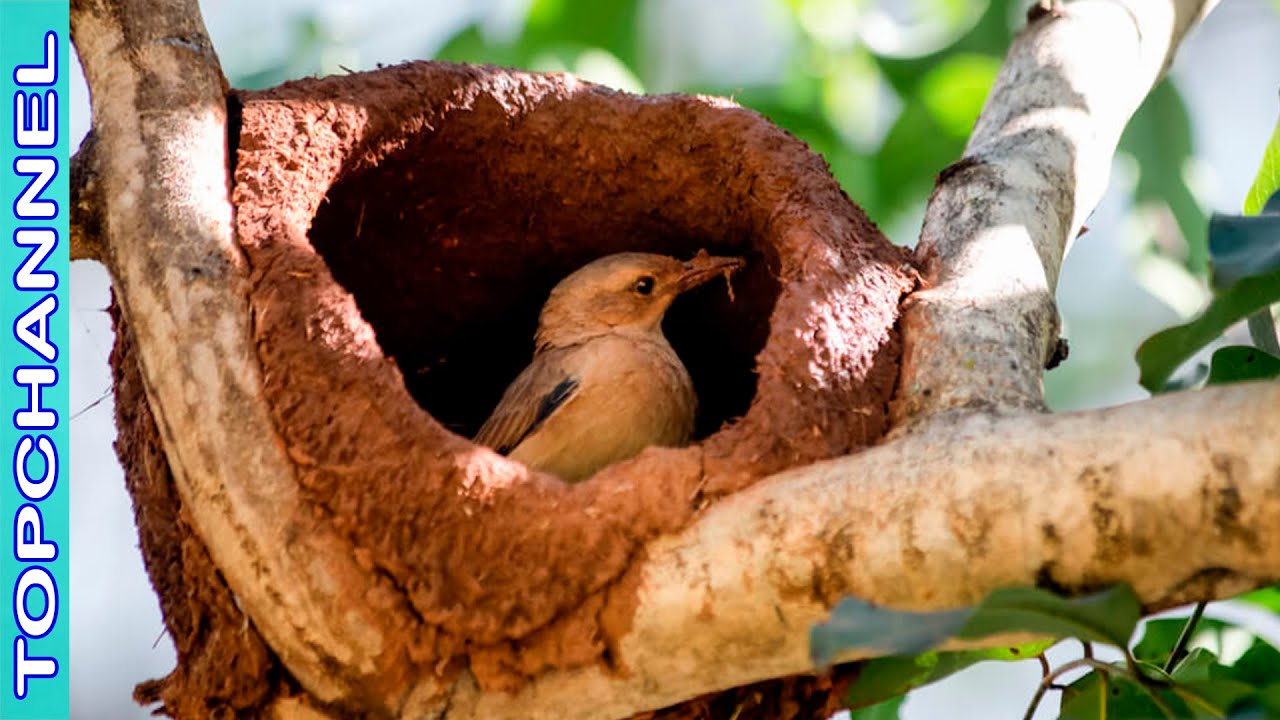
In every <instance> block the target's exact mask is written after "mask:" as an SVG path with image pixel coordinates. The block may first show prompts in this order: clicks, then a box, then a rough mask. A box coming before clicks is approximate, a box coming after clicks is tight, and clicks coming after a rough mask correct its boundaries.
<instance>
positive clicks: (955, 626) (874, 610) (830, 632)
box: [809, 598, 973, 665]
mask: <svg viewBox="0 0 1280 720" xmlns="http://www.w3.org/2000/svg"><path fill="white" fill-rule="evenodd" d="M972 614H973V610H971V609H968V608H966V609H963V610H950V611H944V612H934V613H917V612H898V611H896V610H887V609H885V608H880V607H876V606H875V605H871V604H869V603H865V602H863V601H861V600H858V599H857V598H845V599H844V600H841V601H840V604H838V605H836V607H835V609H834V610H832V611H831V619H830V620H828V621H827V622H825V623H819V624H817V625H815V626H814V627H813V629H812V630H810V631H809V655H810V656H811V657H812V658H813V662H814V664H816V665H826V664H827V663H829V662H831V660H832V659H834V658H835V657H836V656H837V655H839V654H840V653H842V652H844V651H846V650H852V649H856V648H874V649H876V650H880V651H883V652H885V653H889V654H893V655H915V654H916V653H919V652H923V651H925V650H928V649H929V648H931V647H933V646H934V645H937V644H938V643H940V642H942V641H943V640H946V639H947V638H949V637H951V636H952V635H954V634H955V632H956V631H957V630H959V629H960V628H961V627H962V626H963V625H964V623H965V621H966V620H968V619H969V616H970V615H972Z"/></svg>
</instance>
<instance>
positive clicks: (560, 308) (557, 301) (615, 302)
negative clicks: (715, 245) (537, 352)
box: [537, 252, 745, 348]
mask: <svg viewBox="0 0 1280 720" xmlns="http://www.w3.org/2000/svg"><path fill="white" fill-rule="evenodd" d="M744 264H745V262H744V261H743V260H742V258H736V257H716V256H714V255H708V254H706V252H699V253H698V254H697V255H696V256H694V258H693V259H692V260H688V261H685V262H682V261H680V260H676V259H675V258H673V257H667V256H666V255H655V254H652V253H618V254H616V255H606V256H605V257H602V258H600V259H599V260H595V261H593V262H590V263H588V264H586V265H584V266H582V267H581V268H579V269H578V270H576V271H574V272H573V273H571V274H570V275H569V276H568V277H566V278H565V279H563V280H561V281H560V282H559V284H557V285H556V286H555V288H553V289H552V290H551V297H549V298H548V299H547V302H546V304H545V305H543V306H542V315H541V316H540V317H539V319H538V334H537V345H538V347H539V348H546V347H558V346H564V345H570V344H573V343H576V342H581V341H582V340H583V339H586V338H589V337H592V336H595V335H599V334H601V333H602V332H610V331H611V330H622V329H626V330H636V331H642V332H659V333H660V332H662V316H663V315H664V314H665V313H666V311H667V308H668V307H670V306H671V302H672V301H673V300H675V299H676V296H677V295H679V294H680V293H682V292H684V291H686V290H690V289H692V288H695V287H697V286H699V285H701V284H703V283H705V282H707V281H708V280H710V279H712V278H714V277H716V276H717V275H721V274H724V275H726V276H727V275H728V273H730V272H732V271H734V270H736V269H738V268H740V267H742V266H743V265H744Z"/></svg>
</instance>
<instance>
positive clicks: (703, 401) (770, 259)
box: [309, 102, 779, 439]
mask: <svg viewBox="0 0 1280 720" xmlns="http://www.w3.org/2000/svg"><path fill="white" fill-rule="evenodd" d="M558 105H559V107H555V108H549V110H552V111H553V112H552V113H550V114H552V115H562V114H566V113H567V114H568V115H569V116H570V117H569V118H563V117H561V118H559V120H558V121H557V123H558V124H559V125H561V126H563V132H554V128H546V127H543V123H539V122H537V121H538V120H539V119H541V118H539V117H538V113H537V111H535V112H534V114H533V116H532V117H526V118H523V122H517V123H516V124H515V126H512V124H511V121H510V118H509V116H508V115H507V114H506V112H504V111H503V110H502V109H501V108H499V107H497V106H496V104H495V103H484V102H478V103H477V104H476V106H475V107H473V108H470V109H468V110H467V111H465V112H463V111H456V112H453V113H451V114H449V115H448V117H447V119H446V121H445V122H444V123H443V124H442V125H441V126H440V127H438V128H436V129H434V130H433V129H428V128H424V129H422V130H421V131H419V132H418V133H416V134H415V135H412V136H411V137H409V138H408V139H407V142H405V143H404V144H403V146H401V147H400V148H399V149H397V150H394V151H392V152H390V153H389V154H387V155H386V156H384V157H382V158H380V159H379V161H378V162H376V163H370V164H367V165H365V166H362V167H356V168H353V169H350V170H348V171H345V172H344V173H342V174H341V175H340V176H339V178H338V180H337V181H336V182H335V183H334V184H333V185H332V186H331V187H330V189H329V192H328V194H327V196H326V201H325V202H323V203H322V204H321V205H320V208H319V210H318V211H317V213H316V216H315V218H314V219H313V222H312V226H311V230H310V233H309V237H310V240H311V242H312V244H313V246H314V247H315V248H316V250H317V251H318V252H319V253H320V254H321V255H322V256H323V257H324V259H325V261H326V263H327V265H328V267H329V269H330V271H331V272H332V273H333V276H334V278H335V279H336V280H337V281H338V282H339V283H341V284H342V285H343V286H344V287H345V288H346V289H347V290H348V291H349V292H351V293H352V295H353V296H354V297H355V299H356V302H357V304H358V306H359V308H360V311H361V313H362V314H363V315H364V317H365V319H366V320H367V321H368V322H369V323H370V325H371V326H372V327H373V328H374V330H375V332H376V333H377V337H378V341H379V344H380V345H381V347H382V349H383V352H384V353H385V354H386V355H387V356H388V357H390V358H393V359H394V361H395V362H396V363H397V365H398V366H399V369H400V371H401V374H402V375H403V376H404V379H405V383H406V385H407V388H408V390H409V392H410V393H411V394H412V396H413V397H414V398H415V399H416V400H417V402H418V403H419V404H420V405H422V406H423V407H424V408H425V409H426V410H427V411H428V412H429V413H431V415H432V416H433V417H435V418H436V419H437V420H439V421H440V422H441V423H442V424H444V425H445V426H446V427H448V428H449V429H450V430H452V431H454V432H456V433H458V434H460V435H463V436H464V437H471V436H472V435H473V434H474V433H475V432H476V430H477V429H478V428H479V426H480V424H481V423H482V422H483V421H484V419H485V418H486V417H487V416H488V413H489V412H490V411H491V410H492V408H493V407H494V406H495V405H496V404H497V401H498V398H499V397H500V396H501V394H502V391H503V390H504V389H505V387H506V386H507V384H508V383H509V382H510V381H511V380H513V379H514V378H515V376H516V375H517V374H518V373H519V372H520V370H521V369H522V368H523V367H524V366H525V365H526V364H528V362H529V360H530V358H531V355H532V351H533V334H534V330H535V328H536V326H537V318H538V312H539V310H540V309H541V306H542V303H543V302H544V301H545V300H546V298H547V294H548V293H549V292H550V290H551V288H552V287H553V286H554V285H555V284H556V283H557V282H558V281H559V280H560V279H561V278H563V277H564V276H566V275H568V274H569V273H570V272H572V271H573V270H576V269H577V268H579V267H581V266H582V265H584V264H586V263H588V262H590V261H591V260H594V259H596V258H598V257H602V256H604V255H607V254H610V253H615V252H624V251H643V252H656V253H663V254H667V255H671V256H674V257H677V258H680V259H687V258H689V257H691V256H692V255H693V254H694V253H695V252H697V251H698V250H699V249H702V248H705V249H706V250H707V251H708V252H710V253H712V254H723V255H739V256H744V257H746V258H747V262H748V265H747V267H746V268H744V269H743V270H741V271H739V272H737V273H736V274H735V275H734V277H733V281H732V282H733V291H734V296H735V299H734V300H732V301H731V300H730V298H729V295H728V292H727V289H726V288H725V284H724V281H723V280H715V281H713V282H710V283H708V284H707V285H704V286H703V287H701V288H698V289H696V290H694V291H692V292H689V293H687V294H686V295H684V296H682V297H681V298H679V299H678V300H677V301H676V303H675V304H674V305H673V306H672V308H671V309H670V311H668V313H667V318H666V321H665V323H664V330H665V332H666V335H667V338H668V339H669V340H670V342H671V344H672V346H673V347H674V348H675V350H676V352H677V353H678V354H679V355H680V357H681V359H682V360H683V361H684V363H685V366H686V367H687V368H688V370H689V373H690V375H691V376H692V378H693V381H694V385H695V389H696V391H697V393H698V397H699V403H700V411H699V416H698V425H697V428H696V431H695V439H701V438H704V437H706V436H708V435H710V434H712V433H714V432H716V431H717V430H718V429H719V428H720V427H722V426H723V425H724V424H725V423H726V422H730V421H732V420H733V419H734V418H737V417H740V416H742V415H743V414H744V413H746V411H747V408H748V406H749V405H750V403H751V401H752V398H753V397H754V394H755V390H756V377H755V358H756V356H757V354H758V353H759V352H760V350H761V348H762V347H763V346H764V344H765V340H766V338H767V336H768V331H769V317H770V313H771V312H772V309H773V305H774V302H775V300H776V299H777V295H778V292H779V283H778V281H777V280H776V274H777V272H778V270H777V258H776V255H775V254H774V253H773V252H771V248H768V247H759V246H758V245H759V243H758V241H757V238H755V237H754V232H753V230H752V228H751V227H750V226H749V224H748V222H747V221H746V220H745V219H742V218H739V217H736V216H735V213H734V207H735V203H733V202H725V197H724V195H725V193H726V188H725V187H724V186H723V184H716V183H712V184H709V185H705V186H699V184H697V183H698V180H699V176H703V175H705V174H706V173H707V172H709V170H708V168H706V167H705V165H707V164H708V163H711V164H713V165H714V164H716V163H722V162H723V160H720V159H718V158H714V157H710V158H692V160H693V161H692V162H689V163H688V167H687V168H684V169H683V172H681V169H680V168H671V167H666V168H655V167H653V165H652V164H647V163H646V162H645V161H646V160H650V159H652V158H653V156H654V155H659V154H661V152H662V151H656V152H655V151H653V150H650V149H647V148H646V147H645V142H646V140H649V141H652V142H661V137H651V138H646V137H644V135H645V133H644V132H639V131H637V132H636V133H634V134H631V135H627V136H620V135H619V134H618V132H617V128H614V127H611V126H610V124H609V123H604V124H603V125H601V124H595V125H593V124H590V123H587V124H585V125H580V124H578V123H575V122H573V118H572V117H571V116H572V115H573V111H574V110H575V108H574V107H573V106H570V105H566V104H563V103H560V104H558ZM557 110H558V111H560V112H554V111H557ZM592 131H595V132H592ZM593 143H594V144H596V146H593ZM628 146H631V147H628ZM602 156H607V161H604V162H602V161H601V157H602ZM682 174H683V175H686V176H689V177H687V179H686V180H685V182H675V183H673V180H676V179H677V178H678V177H679V176H681V175H682ZM673 176H675V177H673Z"/></svg>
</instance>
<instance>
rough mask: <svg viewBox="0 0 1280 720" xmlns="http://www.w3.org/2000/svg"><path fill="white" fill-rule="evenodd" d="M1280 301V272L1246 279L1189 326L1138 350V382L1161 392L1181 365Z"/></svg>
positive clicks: (1153, 339)
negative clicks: (1257, 313) (1248, 317)
mask: <svg viewBox="0 0 1280 720" xmlns="http://www.w3.org/2000/svg"><path fill="white" fill-rule="evenodd" d="M1277 301H1280V270H1273V271H1271V272H1268V273H1264V274H1262V275H1255V276H1253V277H1249V278H1245V279H1243V280H1241V281H1240V282H1238V283H1236V284H1235V285H1233V286H1232V287H1230V288H1228V289H1227V290H1226V291H1224V292H1223V293H1222V294H1220V295H1218V296H1217V297H1216V298H1214V299H1213V300H1212V301H1211V302H1210V303H1209V307H1207V308H1205V311H1204V312H1203V313H1202V314H1201V315H1200V316H1199V317H1197V318H1196V319H1194V320H1192V321H1191V322H1189V323H1187V324H1185V325H1178V326H1177V327H1172V328H1168V329H1166V330H1162V331H1160V332H1158V333H1156V334H1155V335H1152V336H1151V337H1149V338H1147V340H1146V341H1145V342H1143V343H1142V345H1141V346H1139V347H1138V353H1137V360H1138V368H1139V370H1140V375H1139V378H1138V382H1139V383H1140V384H1141V385H1142V387H1144V388H1146V389H1147V390H1148V391H1150V392H1153V393H1154V392H1159V391H1160V390H1161V389H1162V388H1163V387H1164V384H1165V381H1167V380H1168V379H1169V376H1170V375H1172V374H1173V371H1174V370H1177V369H1178V366H1179V365H1181V364H1182V363H1184V362H1186V360H1187V359H1188V358H1190V357H1191V356H1192V355H1194V354H1195V353H1196V351H1198V350H1199V349H1200V348H1202V347H1204V346H1205V345H1208V344H1209V343H1211V342H1213V341H1214V340H1215V339H1217V338H1218V336H1219V335H1221V334H1222V333H1223V332H1224V331H1226V329H1227V328H1228V327H1230V326H1231V325H1233V324H1235V323H1237V322H1239V321H1240V320H1243V319H1244V318H1245V317H1246V316H1248V315H1250V314H1252V313H1255V312H1258V311H1259V310H1262V309H1264V308H1267V307H1270V305H1271V304H1272V303H1274V302H1277Z"/></svg>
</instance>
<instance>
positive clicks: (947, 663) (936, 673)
mask: <svg viewBox="0 0 1280 720" xmlns="http://www.w3.org/2000/svg"><path fill="white" fill-rule="evenodd" d="M1056 642H1057V640H1054V639H1047V640H1038V641H1035V642H1030V643H1026V644H1024V645H1015V646H1007V647H994V648H982V649H978V650H961V651H957V652H936V651H931V652H927V653H922V654H920V655H917V656H915V657H902V656H890V657H883V658H873V659H871V660H867V661H864V662H863V663H862V664H861V665H860V666H859V668H858V679H857V681H856V682H854V683H853V685H852V686H850V687H849V692H848V694H847V695H845V704H846V706H847V707H851V708H857V707H864V706H867V705H871V704H873V703H878V702H881V701H882V700H884V699H885V698H892V697H898V696H900V695H902V694H903V693H905V692H907V691H908V690H911V689H913V688H917V687H920V686H922V685H928V684H929V683H933V682H937V681H938V680H941V679H942V678H945V677H947V676H948V675H952V674H954V673H957V672H960V671H961V670H964V669H965V668H967V667H969V666H970V665H973V664H975V663H980V662H984V661H988V660H996V661H1004V662H1011V661H1016V660H1026V659H1028V658H1033V657H1035V656H1037V655H1039V654H1040V653H1042V652H1044V651H1045V650H1047V649H1049V647H1050V646H1051V645H1053V644H1054V643H1056ZM855 717H856V716H855Z"/></svg>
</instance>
